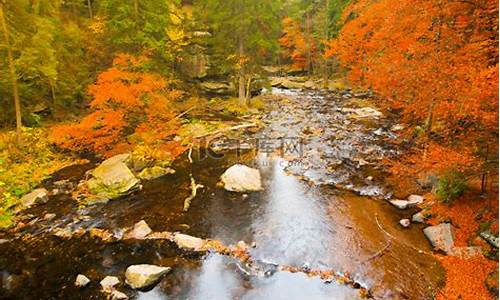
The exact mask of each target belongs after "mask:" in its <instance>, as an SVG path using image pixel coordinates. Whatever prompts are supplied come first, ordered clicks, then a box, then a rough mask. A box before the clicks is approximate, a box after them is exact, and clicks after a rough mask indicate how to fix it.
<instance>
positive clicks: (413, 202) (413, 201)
mask: <svg viewBox="0 0 500 300" xmlns="http://www.w3.org/2000/svg"><path fill="white" fill-rule="evenodd" d="M422 202H424V197H422V196H419V195H410V196H409V197H408V207H415V206H417V205H419V204H420V203H422Z"/></svg>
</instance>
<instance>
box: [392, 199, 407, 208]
mask: <svg viewBox="0 0 500 300" xmlns="http://www.w3.org/2000/svg"><path fill="white" fill-rule="evenodd" d="M389 202H390V203H391V204H392V205H394V206H396V207H397V208H399V209H406V208H407V207H408V201H406V200H389Z"/></svg>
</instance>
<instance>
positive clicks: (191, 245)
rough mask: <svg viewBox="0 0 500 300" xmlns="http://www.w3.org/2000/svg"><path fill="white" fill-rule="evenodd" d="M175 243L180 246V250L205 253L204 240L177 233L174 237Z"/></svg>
mask: <svg viewBox="0 0 500 300" xmlns="http://www.w3.org/2000/svg"><path fill="white" fill-rule="evenodd" d="M174 242H175V243H176V244H177V246H179V248H182V249H187V250H192V251H204V250H203V249H202V248H203V245H205V241H204V240H203V239H200V238H197V237H194V236H190V235H187V234H182V233H176V234H175V235H174Z"/></svg>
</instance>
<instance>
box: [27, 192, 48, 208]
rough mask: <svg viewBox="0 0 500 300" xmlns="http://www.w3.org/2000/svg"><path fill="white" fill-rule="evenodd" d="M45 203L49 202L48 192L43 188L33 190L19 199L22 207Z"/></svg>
mask: <svg viewBox="0 0 500 300" xmlns="http://www.w3.org/2000/svg"><path fill="white" fill-rule="evenodd" d="M47 201H49V192H48V191H47V190H46V189H44V188H39V189H35V190H33V191H32V192H31V193H29V194H26V195H24V196H23V197H22V198H21V203H22V205H23V206H24V207H30V206H32V205H34V204H40V203H47Z"/></svg>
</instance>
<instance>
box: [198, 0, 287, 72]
mask: <svg viewBox="0 0 500 300" xmlns="http://www.w3.org/2000/svg"><path fill="white" fill-rule="evenodd" d="M196 5H197V9H196V12H197V14H198V16H197V17H198V19H199V20H200V22H201V23H202V24H204V25H205V27H207V28H210V29H211V30H210V31H211V32H212V34H213V35H212V37H211V38H210V41H209V46H210V50H211V54H212V59H213V60H214V61H215V62H216V63H214V65H215V66H217V67H218V68H219V69H218V70H216V71H217V72H218V73H219V74H227V73H231V72H232V73H233V74H234V73H235V72H237V71H238V70H239V68H241V67H243V66H244V67H246V68H247V69H255V68H254V67H255V66H257V65H259V64H263V63H265V62H266V61H269V60H270V59H272V58H273V55H274V54H275V53H277V51H278V49H279V46H278V43H277V40H278V37H279V34H280V22H281V18H280V9H281V5H282V1H281V0H275V1H267V0H227V1H218V0H201V1H198V2H197V3H196ZM240 42H241V44H242V48H243V53H244V56H245V57H246V58H247V59H246V60H244V61H242V58H241V57H239V54H240V53H239V50H240V49H239V44H240ZM252 71H257V70H252Z"/></svg>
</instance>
